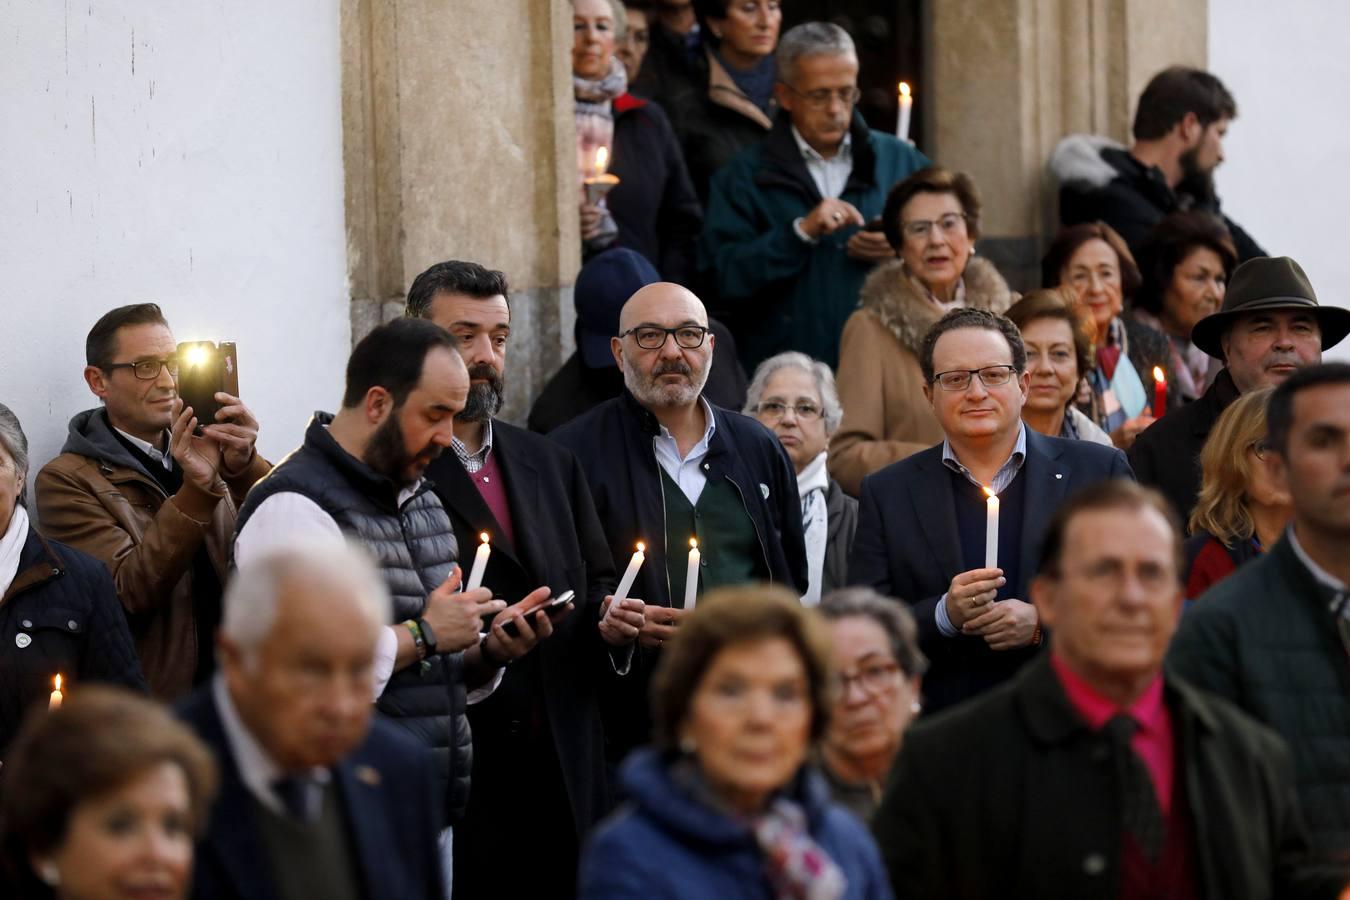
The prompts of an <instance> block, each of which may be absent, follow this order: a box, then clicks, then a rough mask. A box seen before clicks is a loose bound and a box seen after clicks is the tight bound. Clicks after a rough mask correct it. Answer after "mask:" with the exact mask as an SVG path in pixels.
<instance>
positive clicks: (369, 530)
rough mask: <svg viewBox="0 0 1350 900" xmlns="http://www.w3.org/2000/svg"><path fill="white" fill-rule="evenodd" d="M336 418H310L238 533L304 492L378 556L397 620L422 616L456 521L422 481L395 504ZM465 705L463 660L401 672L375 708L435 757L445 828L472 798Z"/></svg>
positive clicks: (447, 560) (452, 550)
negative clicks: (335, 427) (276, 498)
mask: <svg viewBox="0 0 1350 900" xmlns="http://www.w3.org/2000/svg"><path fill="white" fill-rule="evenodd" d="M332 420H333V417H332V415H331V414H329V413H324V412H316V413H315V414H314V418H313V419H312V420H311V421H310V423H309V427H308V428H307V429H306V431H305V442H304V443H303V444H302V445H301V446H300V447H299V449H297V450H295V451H294V452H292V453H291V454H290V455H289V456H287V457H286V458H285V459H283V460H282V461H281V462H280V463H278V464H277V466H276V468H274V469H273V470H272V471H271V473H269V474H268V475H267V477H266V478H264V479H262V480H261V481H259V482H258V483H257V484H256V485H255V486H254V488H253V490H251V491H250V492H249V495H248V499H247V500H246V501H244V506H243V508H242V509H240V511H239V518H238V520H237V523H236V526H235V534H236V535H237V534H239V532H240V531H242V530H243V529H244V526H245V525H246V524H247V523H248V520H249V519H250V518H251V517H252V515H253V513H254V511H255V510H257V508H258V506H259V505H260V504H261V503H262V502H263V501H264V500H266V499H267V498H268V497H270V496H272V495H273V494H281V493H288V492H289V493H296V494H302V495H304V496H305V497H308V498H309V499H310V500H313V501H314V502H315V503H317V504H318V505H319V506H320V507H322V508H323V510H324V511H325V512H327V513H328V514H329V515H330V516H332V517H333V520H334V521H335V522H337V524H338V527H339V528H341V529H342V531H343V533H344V534H347V535H350V536H351V537H353V538H355V539H356V540H358V541H360V542H361V543H362V544H363V545H364V546H365V547H367V548H368V549H369V550H370V551H371V553H372V554H374V556H375V559H376V562H377V564H378V565H379V567H380V574H381V575H382V576H383V577H384V581H385V584H387V585H388V586H389V593H390V594H391V595H392V597H393V604H394V621H395V622H402V621H403V620H405V619H411V618H417V617H418V616H420V615H421V614H422V612H423V610H424V609H425V607H426V600H427V595H428V594H430V593H431V592H432V591H433V590H435V588H436V586H437V585H439V584H440V583H441V582H443V581H444V580H445V578H446V576H447V575H448V574H449V573H450V567H451V565H452V564H453V563H454V562H455V558H456V556H457V554H458V548H457V546H456V543H455V532H454V529H453V528H452V527H451V524H450V517H449V516H448V515H447V514H446V512H445V508H444V507H443V506H441V501H440V500H438V499H437V498H436V495H435V494H434V493H432V492H431V491H430V489H429V488H430V485H429V483H426V482H424V483H423V485H422V487H421V489H420V490H419V491H418V492H417V493H416V495H414V496H413V497H412V498H410V499H408V500H406V501H405V502H404V503H403V504H402V505H399V503H398V494H399V486H398V485H396V484H395V483H394V482H393V481H391V480H390V479H388V478H386V477H385V476H383V475H380V474H378V473H376V472H375V471H374V470H373V469H371V468H370V467H369V466H367V465H366V464H365V463H364V462H362V461H360V460H358V459H356V458H355V457H353V456H352V455H351V454H349V453H347V451H345V450H343V449H342V448H341V447H340V446H339V445H338V443H337V441H335V440H333V438H332V436H331V435H330V434H329V433H328V429H327V428H326V427H325V426H326V425H327V424H328V423H330V422H331V421H332ZM466 707H467V702H466V694H465V690H464V658H463V654H462V653H452V654H446V655H443V656H436V657H432V658H430V659H428V660H427V661H426V662H424V663H423V664H422V665H420V666H416V665H414V666H409V667H407V668H405V669H403V670H402V671H400V672H395V673H394V676H393V677H392V678H391V679H390V680H389V684H388V685H387V686H386V687H385V689H384V693H383V694H382V695H381V696H380V699H379V701H378V703H377V708H378V709H379V711H380V712H382V713H384V714H385V715H386V716H388V717H389V719H390V720H391V721H392V722H394V723H395V724H396V725H400V726H402V727H403V728H405V729H407V730H408V731H409V732H411V733H412V734H413V736H415V737H416V738H417V739H418V740H420V741H421V742H422V743H423V744H426V745H427V746H428V747H430V748H431V750H432V752H433V753H434V754H435V756H436V763H437V770H438V772H439V774H440V777H441V779H442V787H443V788H444V789H445V803H446V805H445V815H446V820H445V821H446V823H447V824H454V823H455V822H456V821H457V820H458V819H459V817H460V816H461V815H462V814H463V812H464V807H465V804H466V803H467V801H468V797H469V774H470V772H471V771H472V768H473V737H472V734H471V733H470V731H469V720H468V718H467V716H466V715H465V712H466Z"/></svg>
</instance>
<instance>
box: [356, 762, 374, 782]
mask: <svg viewBox="0 0 1350 900" xmlns="http://www.w3.org/2000/svg"><path fill="white" fill-rule="evenodd" d="M356 780H357V781H360V782H363V783H365V784H368V785H370V786H371V787H379V786H380V773H379V772H378V771H377V770H376V769H375V767H374V766H357V767H356Z"/></svg>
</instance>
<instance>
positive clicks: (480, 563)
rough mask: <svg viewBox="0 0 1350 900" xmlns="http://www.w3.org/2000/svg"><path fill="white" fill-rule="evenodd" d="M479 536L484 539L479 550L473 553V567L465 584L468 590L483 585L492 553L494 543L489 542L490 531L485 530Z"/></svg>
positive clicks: (465, 588)
mask: <svg viewBox="0 0 1350 900" xmlns="http://www.w3.org/2000/svg"><path fill="white" fill-rule="evenodd" d="M478 537H479V539H480V540H482V543H481V544H479V545H478V552H477V553H475V554H474V555H473V568H472V569H470V570H469V583H468V584H467V585H465V586H464V590H466V591H471V590H473V589H474V588H477V587H481V586H482V584H483V573H484V572H486V571H487V562H488V557H489V556H491V555H492V545H491V544H490V543H488V533H487V532H486V531H484V532H483V533H482V534H480V535H478Z"/></svg>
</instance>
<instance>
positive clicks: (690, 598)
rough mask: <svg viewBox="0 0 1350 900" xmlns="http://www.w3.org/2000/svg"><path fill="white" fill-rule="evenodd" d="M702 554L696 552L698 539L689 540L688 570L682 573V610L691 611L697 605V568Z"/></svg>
mask: <svg viewBox="0 0 1350 900" xmlns="http://www.w3.org/2000/svg"><path fill="white" fill-rule="evenodd" d="M702 559H703V554H701V553H699V552H698V538H690V539H689V568H688V569H687V570H686V571H685V573H684V608H685V609H686V610H690V609H693V608H694V606H695V605H696V604H697V603H698V566H699V561H700V560H702Z"/></svg>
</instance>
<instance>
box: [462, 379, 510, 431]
mask: <svg viewBox="0 0 1350 900" xmlns="http://www.w3.org/2000/svg"><path fill="white" fill-rule="evenodd" d="M502 394H503V390H502V383H501V381H500V380H497V381H496V382H495V383H494V382H493V381H488V382H485V383H483V384H474V385H470V386H469V396H468V398H467V399H466V400H465V401H464V408H463V409H462V410H460V411H459V412H458V413H456V414H455V418H456V419H458V420H459V421H461V422H486V421H487V420H488V419H491V418H492V417H493V416H495V415H497V413H498V412H499V411H500V410H501V408H502V399H503V398H502Z"/></svg>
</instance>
